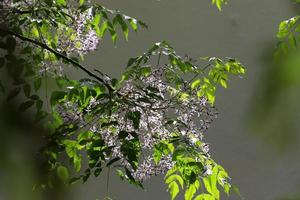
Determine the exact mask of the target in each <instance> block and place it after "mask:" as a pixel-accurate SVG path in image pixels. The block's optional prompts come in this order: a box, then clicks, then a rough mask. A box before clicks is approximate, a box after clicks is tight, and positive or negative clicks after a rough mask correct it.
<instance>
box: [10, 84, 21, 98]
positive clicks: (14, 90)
mask: <svg viewBox="0 0 300 200" xmlns="http://www.w3.org/2000/svg"><path fill="white" fill-rule="evenodd" d="M20 91H21V88H19V87H17V88H14V89H13V90H11V91H10V93H9V94H8V96H7V101H10V100H12V99H13V98H15V97H16V96H17V95H18V94H19V93H20Z"/></svg>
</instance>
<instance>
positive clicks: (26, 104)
mask: <svg viewBox="0 0 300 200" xmlns="http://www.w3.org/2000/svg"><path fill="white" fill-rule="evenodd" d="M33 104H34V101H26V102H23V103H22V104H21V105H20V106H19V111H20V112H24V111H25V110H27V109H28V108H30V107H31V106H32V105H33Z"/></svg>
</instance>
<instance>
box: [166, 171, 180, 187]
mask: <svg viewBox="0 0 300 200" xmlns="http://www.w3.org/2000/svg"><path fill="white" fill-rule="evenodd" d="M173 181H177V182H178V183H179V184H180V186H181V188H183V184H184V181H183V179H182V177H181V176H179V175H178V174H173V175H171V176H169V177H168V178H167V179H166V181H165V183H166V184H168V185H169V184H170V183H171V182H173Z"/></svg>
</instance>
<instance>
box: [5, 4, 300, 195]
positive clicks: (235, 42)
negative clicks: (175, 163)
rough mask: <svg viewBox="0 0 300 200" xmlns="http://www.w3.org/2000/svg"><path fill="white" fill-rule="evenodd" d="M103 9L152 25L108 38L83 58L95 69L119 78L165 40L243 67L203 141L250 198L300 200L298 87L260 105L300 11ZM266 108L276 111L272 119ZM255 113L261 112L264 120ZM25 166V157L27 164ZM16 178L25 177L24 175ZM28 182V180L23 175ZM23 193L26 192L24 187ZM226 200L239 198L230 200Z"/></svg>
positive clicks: (130, 191)
mask: <svg viewBox="0 0 300 200" xmlns="http://www.w3.org/2000/svg"><path fill="white" fill-rule="evenodd" d="M98 2H100V3H102V4H103V5H105V6H106V7H108V8H112V9H119V10H121V11H122V12H123V13H126V14H128V15H129V16H132V17H136V18H138V19H141V20H142V21H144V22H146V23H147V24H148V25H149V29H148V30H140V31H138V32H137V33H134V32H132V33H131V34H129V42H126V41H125V40H124V39H123V38H120V39H119V40H118V42H117V45H116V47H114V46H113V44H112V43H111V41H110V39H109V38H108V37H107V38H105V39H104V40H103V41H102V42H101V45H100V48H99V50H98V51H96V52H94V53H92V54H90V55H88V56H87V58H86V61H85V62H86V64H87V65H89V66H92V67H91V68H97V69H100V70H103V71H104V72H106V73H108V74H110V75H112V76H113V77H117V78H118V77H119V76H120V75H121V73H122V72H123V70H124V68H125V65H126V63H127V60H128V58H130V57H134V56H138V55H141V54H142V53H143V52H144V51H146V50H147V49H148V48H149V47H151V46H152V45H153V44H154V43H155V42H158V41H161V40H167V41H168V42H169V43H170V44H171V45H172V46H173V47H174V48H175V50H176V51H177V52H178V53H179V54H182V55H185V54H188V55H190V56H192V57H195V58H198V57H200V56H217V57H227V56H229V57H234V58H237V59H238V60H239V61H240V62H242V63H243V64H244V65H245V66H246V67H247V74H246V75H245V77H244V78H243V79H239V78H237V77H232V78H231V80H230V83H229V88H228V89H226V90H225V89H219V91H218V93H217V100H216V107H217V108H218V110H219V113H220V115H219V117H218V119H217V120H215V122H214V123H213V126H212V128H211V129H209V131H208V132H207V135H206V141H207V142H208V143H210V147H211V152H212V156H213V158H215V160H216V161H217V162H218V163H220V164H221V165H223V166H224V167H225V169H227V171H228V172H229V174H230V176H231V178H232V182H233V184H235V185H237V186H238V187H239V189H240V191H241V193H242V195H243V196H244V197H245V199H248V200H292V199H293V200H296V199H299V196H300V171H299V170H300V158H299V153H300V146H299V144H300V142H299V137H298V135H299V129H298V128H299V125H298V122H299V119H300V115H299V114H298V113H299V110H300V105H299V103H298V99H299V98H298V97H299V95H296V94H298V93H299V91H300V87H299V85H296V86H293V89H291V90H289V91H290V94H293V95H290V96H289V98H285V97H286V95H284V94H283V96H282V95H281V94H279V95H277V96H275V97H278V98H280V99H281V100H280V101H275V102H276V103H274V104H272V105H268V103H267V104H263V105H264V106H261V102H262V101H263V100H265V99H266V98H268V97H265V96H264V95H262V92H261V91H264V87H265V85H267V84H268V81H270V80H268V79H266V78H265V77H266V74H268V73H269V72H270V71H272V66H270V65H269V62H268V59H269V58H270V56H271V55H272V51H273V49H274V47H275V45H276V37H275V36H276V32H277V29H278V24H279V22H280V21H282V20H285V19H288V18H290V17H292V16H294V15H295V14H296V13H297V7H296V6H295V4H293V3H292V1H289V0H230V1H229V4H228V5H227V6H225V7H224V9H223V11H222V12H218V11H217V9H216V8H215V7H212V6H211V2H210V0H159V1H158V0H126V1H125V0H102V1H100V0H99V1H98ZM120 36H121V35H120ZM79 73H80V72H79V71H78V74H77V75H76V76H78V77H79V76H80V75H79ZM299 77H300V74H299ZM269 79H272V76H271V77H269ZM275 89H276V88H274V90H275ZM285 91H286V90H285ZM275 97H274V96H272V98H275ZM268 106H270V107H271V108H272V109H271V110H273V111H272V112H268V114H267V110H269V109H267V107H268ZM264 109H266V110H264ZM257 113H260V114H259V116H258V115H257ZM283 113H284V114H283ZM269 119H271V122H270V120H269ZM265 124H268V125H266V126H265ZM17 155H18V154H17ZM14 159H15V160H13V161H12V162H15V163H16V166H17V165H19V164H20V162H21V161H20V159H19V158H14ZM26 162H28V161H26V158H25V161H24V163H26ZM18 163H19V164H18ZM22 170H23V171H24V169H22ZM19 173H21V174H22V172H20V171H19ZM13 174H14V173H12V177H13V176H14V175H13ZM0 175H1V173H0ZM23 175H24V177H26V176H29V175H28V173H27V172H25V171H24V172H23ZM25 175H26V176H25ZM105 176H106V173H103V175H102V176H99V178H97V179H93V178H92V179H90V180H89V181H88V182H87V183H86V184H84V185H81V184H77V185H74V186H72V187H71V188H68V189H66V190H67V191H68V196H67V197H65V198H63V199H72V200H73V199H74V200H94V199H99V200H102V199H103V197H104V196H105V191H106V185H105V181H106V177H105ZM2 180H4V179H2ZM2 180H0V194H1V193H4V192H7V191H6V189H5V187H6V186H7V185H6V182H5V181H2ZM19 181H20V180H16V181H15V182H12V181H10V183H11V184H14V183H18V182H19ZM1 182H2V183H1ZM29 182H30V181H29ZM27 186H30V184H28V185H25V188H27ZM18 188H23V189H22V190H25V189H24V186H18ZM28 188H29V187H28ZM166 189H167V188H166V186H165V185H164V184H163V177H155V178H153V179H151V180H150V181H148V182H147V183H146V191H142V190H139V189H137V188H134V187H133V186H130V185H128V184H127V183H125V182H122V181H121V180H120V179H119V178H118V177H116V176H112V180H111V184H110V194H111V197H112V198H113V199H114V200H138V199H143V200H153V199H157V200H164V199H169V195H168V193H167V192H166ZM25 193H28V192H24V194H25ZM297 195H298V196H297ZM12 196H13V195H12ZM50 196H51V195H50ZM23 197H25V196H23ZM7 198H8V199H9V200H10V199H12V200H19V199H22V200H24V198H21V197H20V196H19V197H12V198H9V197H8V196H7V197H6V198H5V197H3V200H6V199H7ZM0 199H1V195H0ZM25 199H27V198H25ZM28 199H30V198H28ZM178 199H180V198H178ZM224 199H226V198H224ZM228 199H237V197H235V196H234V195H233V196H232V197H230V198H228Z"/></svg>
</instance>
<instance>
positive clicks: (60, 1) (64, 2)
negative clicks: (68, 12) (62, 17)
mask: <svg viewBox="0 0 300 200" xmlns="http://www.w3.org/2000/svg"><path fill="white" fill-rule="evenodd" d="M56 2H57V4H58V5H61V6H66V5H67V3H66V0H56Z"/></svg>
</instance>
